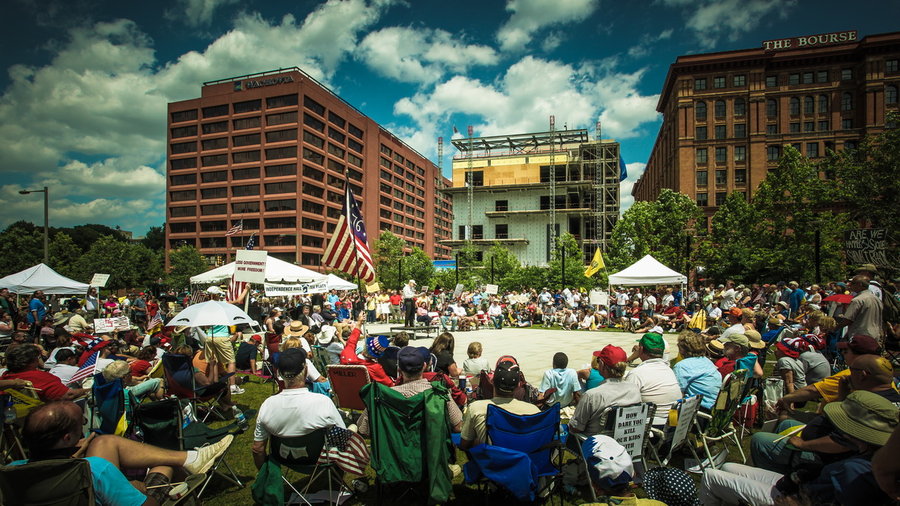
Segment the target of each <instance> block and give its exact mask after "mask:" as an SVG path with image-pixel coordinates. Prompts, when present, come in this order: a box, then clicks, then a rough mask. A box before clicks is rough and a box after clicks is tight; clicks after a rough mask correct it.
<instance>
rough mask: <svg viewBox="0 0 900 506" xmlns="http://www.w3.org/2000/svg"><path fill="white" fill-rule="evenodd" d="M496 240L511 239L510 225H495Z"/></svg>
mask: <svg viewBox="0 0 900 506" xmlns="http://www.w3.org/2000/svg"><path fill="white" fill-rule="evenodd" d="M494 238H495V239H509V225H507V224H506V223H497V224H496V225H494Z"/></svg>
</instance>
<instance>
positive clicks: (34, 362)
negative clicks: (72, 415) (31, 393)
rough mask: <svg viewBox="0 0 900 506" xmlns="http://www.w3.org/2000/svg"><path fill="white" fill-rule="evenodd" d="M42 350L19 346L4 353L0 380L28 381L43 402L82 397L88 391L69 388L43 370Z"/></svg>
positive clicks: (23, 345)
mask: <svg viewBox="0 0 900 506" xmlns="http://www.w3.org/2000/svg"><path fill="white" fill-rule="evenodd" d="M42 351H43V350H41V348H40V347H39V346H37V345H35V344H30V343H26V344H21V345H19V346H16V347H15V348H13V349H12V350H9V351H8V352H7V353H6V367H7V371H6V372H5V373H3V376H0V379H4V380H14V379H22V380H26V381H30V382H31V384H32V386H34V388H35V390H36V391H37V394H38V397H39V398H40V399H41V400H42V401H44V402H50V401H59V400H63V401H68V400H72V399H75V398H78V397H81V396H82V395H86V394H87V393H88V392H89V390H88V389H84V388H69V387H67V386H66V385H65V384H63V382H62V381H61V380H60V379H59V378H58V377H56V376H54V375H53V374H50V373H49V372H47V371H44V370H43V367H44V357H43V355H42V354H41V352H42Z"/></svg>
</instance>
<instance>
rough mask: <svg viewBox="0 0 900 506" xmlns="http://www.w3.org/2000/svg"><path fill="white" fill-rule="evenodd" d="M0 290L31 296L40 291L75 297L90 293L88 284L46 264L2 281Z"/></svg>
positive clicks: (38, 265) (11, 275) (0, 280)
mask: <svg viewBox="0 0 900 506" xmlns="http://www.w3.org/2000/svg"><path fill="white" fill-rule="evenodd" d="M0 288H8V289H9V291H10V292H13V293H17V294H19V295H26V294H29V295H30V294H31V293H32V292H36V291H38V290H40V291H42V292H44V293H46V294H48V295H73V294H78V293H87V291H88V285H87V284H85V283H79V282H78V281H75V280H73V279H69V278H67V277H65V276H63V275H62V274H60V273H58V272H56V271H54V270H53V269H51V268H50V267H47V266H46V265H44V264H37V265H35V266H34V267H29V268H27V269H25V270H24V271H21V272H17V273H15V274H10V275H9V276H6V277H5V278H2V279H0Z"/></svg>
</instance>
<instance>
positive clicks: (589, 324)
mask: <svg viewBox="0 0 900 506" xmlns="http://www.w3.org/2000/svg"><path fill="white" fill-rule="evenodd" d="M596 325H597V320H596V318H594V312H593V311H585V312H584V316H583V317H582V318H581V322H580V323H579V324H578V328H579V329H581V330H592V329H594V328H595V326H596Z"/></svg>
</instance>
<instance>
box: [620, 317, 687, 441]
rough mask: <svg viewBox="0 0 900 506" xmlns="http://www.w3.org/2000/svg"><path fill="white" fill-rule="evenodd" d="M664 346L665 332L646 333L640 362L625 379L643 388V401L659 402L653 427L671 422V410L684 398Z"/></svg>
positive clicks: (639, 350) (639, 342) (642, 339)
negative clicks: (663, 335) (663, 334)
mask: <svg viewBox="0 0 900 506" xmlns="http://www.w3.org/2000/svg"><path fill="white" fill-rule="evenodd" d="M665 348H666V345H665V341H664V340H663V337H662V335H660V334H656V333H653V332H648V333H646V334H644V336H643V337H641V340H640V341H638V357H639V358H640V359H641V364H640V365H638V366H637V367H635V368H634V369H633V370H632V371H631V372H630V373H629V374H628V376H626V377H625V381H627V382H629V383H634V384H636V385H637V386H638V387H640V389H641V401H642V402H652V403H654V404H656V415H655V416H654V417H653V425H654V426H663V425H665V424H666V423H667V422H668V418H669V409H671V408H672V404H674V403H675V402H676V401H678V400H679V399H681V397H682V394H681V387H680V386H679V385H678V379H677V378H676V377H675V373H674V372H672V369H671V368H670V367H669V363H668V362H667V361H665V360H663V358H662V357H663V353H664V352H665Z"/></svg>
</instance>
